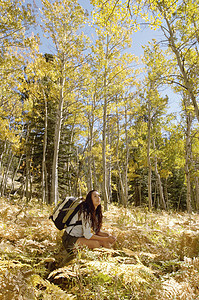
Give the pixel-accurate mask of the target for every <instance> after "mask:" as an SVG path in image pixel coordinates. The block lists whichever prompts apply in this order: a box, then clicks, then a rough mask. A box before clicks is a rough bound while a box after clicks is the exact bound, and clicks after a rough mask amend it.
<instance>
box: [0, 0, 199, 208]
mask: <svg viewBox="0 0 199 300" xmlns="http://www.w3.org/2000/svg"><path fill="white" fill-rule="evenodd" d="M1 3H2V5H1V15H2V18H1V23H0V33H1V40H0V42H1V61H0V66H1V86H0V89H1V93H0V95H1V96H0V97H1V100H0V101H1V108H0V118H1V122H0V171H1V177H0V193H1V196H7V197H9V198H10V197H11V196H12V195H13V194H15V193H16V192H18V193H20V194H21V196H22V197H26V201H27V202H28V201H30V200H31V198H32V197H33V196H36V197H37V198H38V199H41V202H42V203H47V204H49V203H51V204H53V203H55V204H56V203H57V201H58V200H59V199H60V198H61V199H62V198H63V197H65V196H66V195H71V194H72V195H75V196H81V195H84V194H85V192H86V191H87V190H90V189H92V188H93V187H94V188H96V189H99V190H100V191H101V192H102V195H103V199H104V207H105V210H107V209H108V205H109V203H111V202H115V203H119V204H122V205H123V206H124V207H127V205H128V203H134V204H135V205H136V206H140V205H141V206H143V205H144V206H145V205H146V206H148V207H149V208H150V209H151V208H152V207H155V208H161V209H165V210H167V209H177V210H178V209H181V210H187V211H188V212H191V211H197V210H198V209H199V182H198V177H199V167H198V166H199V161H198V160H199V155H198V154H199V153H198V152H199V132H198V121H199V111H198V84H199V82H198V61H199V54H198V43H199V38H198V14H199V13H198V1H190V0H186V1H170V0H167V1H141V0H140V1H137V2H131V1H126V2H125V1H116V0H111V1H104V2H103V1H91V4H92V5H93V10H92V11H91V13H88V12H87V11H85V10H84V9H83V8H82V7H81V6H80V5H79V4H78V2H77V1H67V0H63V1H62V0H58V1H47V0H46V1H42V3H41V9H40V11H38V10H37V9H36V8H35V7H34V5H31V3H29V4H22V3H21V1H19V0H15V1H12V2H10V1H2V2H1ZM142 22H144V23H145V24H148V26H150V27H151V28H152V29H154V30H155V29H157V30H159V31H160V32H161V33H162V40H161V41H160V42H157V41H156V40H152V41H150V42H149V43H148V44H147V45H143V47H144V54H143V56H142V57H135V55H134V54H132V53H131V52H130V50H129V49H130V46H131V44H132V43H133V32H135V31H138V30H139V29H140V26H141V25H140V24H141V23H142ZM38 23H39V24H41V26H40V27H41V28H40V34H41V32H42V34H44V35H45V36H46V37H47V38H49V39H50V40H51V42H52V51H51V53H46V54H41V53H40V51H39V45H40V39H39V33H38V34H33V33H32V32H33V29H34V26H36V24H37V26H36V29H35V30H36V32H39V31H38ZM34 32H35V31H34ZM88 32H89V33H90V34H88ZM86 33H87V35H86ZM166 88H170V89H172V90H173V93H174V95H175V94H178V96H179V97H180V98H181V103H180V108H181V112H180V113H179V115H174V114H172V113H168V105H169V100H172V99H169V97H168V96H162V91H163V89H166ZM176 105H177V104H176ZM15 181H18V182H19V183H20V185H17V186H16V185H15Z"/></svg>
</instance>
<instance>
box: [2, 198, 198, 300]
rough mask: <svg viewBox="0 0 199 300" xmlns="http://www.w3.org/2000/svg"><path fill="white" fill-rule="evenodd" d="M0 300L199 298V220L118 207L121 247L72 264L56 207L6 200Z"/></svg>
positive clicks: (113, 211)
mask: <svg viewBox="0 0 199 300" xmlns="http://www.w3.org/2000/svg"><path fill="white" fill-rule="evenodd" d="M0 207H1V210H0V300H4V299H5V300H15V299H16V300H20V299H22V300H26V299H27V300H31V299H46V300H47V299H59V300H60V299H64V300H68V299H92V300H94V299H99V300H101V299H141V300H145V299H146V300H150V299H159V300H165V299H176V300H178V299H184V300H185V299H186V300H189V299H194V300H195V299H199V257H198V255H199V217H198V215H197V214H190V215H189V214H186V213H171V212H149V211H147V210H146V209H141V208H129V209H124V208H122V207H119V208H118V207H116V206H113V205H112V206H110V208H109V211H108V212H105V213H104V229H105V230H106V231H109V232H110V233H112V234H114V235H116V236H117V243H116V244H115V246H114V249H109V250H108V249H103V248H100V249H95V250H94V251H90V250H88V249H86V248H85V249H81V250H80V249H76V253H75V255H74V256H73V257H72V258H69V257H68V256H67V253H66V252H65V250H64V249H63V248H62V245H61V235H62V232H59V231H58V230H57V229H56V228H55V226H54V225H53V223H52V222H51V221H50V220H49V219H48V216H49V213H50V208H49V207H47V206H44V205H41V204H40V203H38V202H37V201H36V200H34V201H31V203H29V204H28V205H26V204H24V203H23V202H19V201H17V200H16V201H12V202H11V201H8V200H7V199H3V198H1V199H0Z"/></svg>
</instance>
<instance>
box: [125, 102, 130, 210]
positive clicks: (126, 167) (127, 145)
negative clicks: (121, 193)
mask: <svg viewBox="0 0 199 300" xmlns="http://www.w3.org/2000/svg"><path fill="white" fill-rule="evenodd" d="M127 124H128V120H127V105H126V106H125V125H124V126H125V140H126V162H125V164H126V165H125V204H124V207H127V203H128V165H129V141H128V130H127Z"/></svg>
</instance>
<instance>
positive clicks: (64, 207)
mask: <svg viewBox="0 0 199 300" xmlns="http://www.w3.org/2000/svg"><path fill="white" fill-rule="evenodd" d="M81 202H82V200H81V199H78V198H74V197H66V199H64V200H63V201H62V202H60V203H58V205H57V206H56V207H55V209H54V211H53V213H52V215H51V216H50V217H49V219H51V220H52V221H53V222H54V224H55V226H56V227H57V229H59V230H62V229H64V228H66V227H69V226H76V225H81V224H82V221H77V222H76V223H75V224H70V221H71V219H72V218H73V217H74V215H75V214H76V213H77V212H78V211H79V208H80V203H81Z"/></svg>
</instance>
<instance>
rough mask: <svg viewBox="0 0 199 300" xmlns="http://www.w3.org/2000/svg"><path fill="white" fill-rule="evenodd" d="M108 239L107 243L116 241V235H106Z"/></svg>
mask: <svg viewBox="0 0 199 300" xmlns="http://www.w3.org/2000/svg"><path fill="white" fill-rule="evenodd" d="M108 241H109V243H111V244H113V243H115V242H116V237H115V236H112V235H109V236H108Z"/></svg>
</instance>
